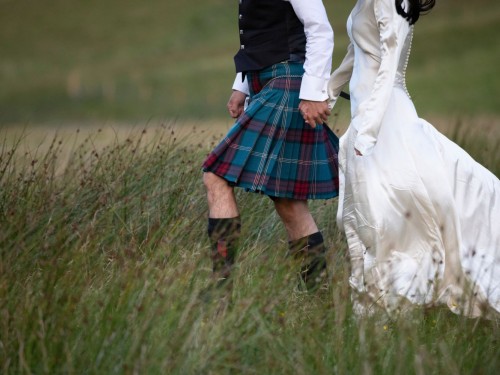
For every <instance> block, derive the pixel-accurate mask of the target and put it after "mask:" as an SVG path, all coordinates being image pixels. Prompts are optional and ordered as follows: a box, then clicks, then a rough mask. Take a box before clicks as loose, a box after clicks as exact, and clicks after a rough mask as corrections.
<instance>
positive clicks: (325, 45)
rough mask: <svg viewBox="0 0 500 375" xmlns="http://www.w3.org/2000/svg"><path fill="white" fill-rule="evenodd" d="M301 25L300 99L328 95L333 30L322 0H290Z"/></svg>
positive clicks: (321, 98)
mask: <svg viewBox="0 0 500 375" xmlns="http://www.w3.org/2000/svg"><path fill="white" fill-rule="evenodd" d="M289 2H290V4H291V5H292V7H293V9H294V11H295V14H296V15H297V17H298V18H299V20H300V21H301V22H302V24H303V25H304V32H305V34H306V60H305V62H304V71H305V72H304V76H303V78H302V84H301V87H300V94H299V97H300V99H305V100H313V101H324V100H326V99H328V93H327V84H328V79H329V78H330V73H331V69H332V53H333V30H332V27H331V25H330V22H329V21H328V16H327V14H326V10H325V7H324V5H323V2H322V0H289Z"/></svg>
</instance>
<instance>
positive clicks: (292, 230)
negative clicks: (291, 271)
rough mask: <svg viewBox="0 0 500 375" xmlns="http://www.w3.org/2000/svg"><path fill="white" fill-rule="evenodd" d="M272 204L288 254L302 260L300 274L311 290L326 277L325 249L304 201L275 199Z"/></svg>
mask: <svg viewBox="0 0 500 375" xmlns="http://www.w3.org/2000/svg"><path fill="white" fill-rule="evenodd" d="M273 201H274V206H275V208H276V211H277V212H278V215H279V216H280V218H281V220H282V221H283V223H284V225H285V228H286V231H287V233H288V240H289V241H288V245H289V249H290V253H291V255H293V256H295V257H298V258H301V259H302V260H303V261H302V262H303V263H302V266H301V270H300V276H301V279H302V281H303V282H304V284H305V286H306V288H307V289H309V290H313V289H315V288H317V287H319V286H321V283H322V282H323V281H324V280H325V279H326V276H327V274H326V272H327V271H326V257H325V255H326V254H325V253H326V248H325V244H324V242H323V236H322V234H321V232H320V231H319V230H318V227H317V225H316V222H315V221H314V219H313V217H312V215H311V212H310V211H309V207H308V205H307V201H305V200H303V201H302V200H295V199H285V198H274V199H273Z"/></svg>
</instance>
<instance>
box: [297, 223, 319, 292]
mask: <svg viewBox="0 0 500 375" xmlns="http://www.w3.org/2000/svg"><path fill="white" fill-rule="evenodd" d="M288 246H289V249H290V250H289V251H290V255H292V256H293V257H295V258H297V259H300V260H301V267H300V282H299V289H304V287H305V289H306V290H309V291H314V290H317V289H318V288H320V287H321V286H323V285H326V284H327V280H328V273H327V267H326V247H325V244H324V242H323V236H322V234H321V232H316V233H313V234H311V235H309V236H306V237H302V238H299V239H298V240H294V241H290V242H289V243H288Z"/></svg>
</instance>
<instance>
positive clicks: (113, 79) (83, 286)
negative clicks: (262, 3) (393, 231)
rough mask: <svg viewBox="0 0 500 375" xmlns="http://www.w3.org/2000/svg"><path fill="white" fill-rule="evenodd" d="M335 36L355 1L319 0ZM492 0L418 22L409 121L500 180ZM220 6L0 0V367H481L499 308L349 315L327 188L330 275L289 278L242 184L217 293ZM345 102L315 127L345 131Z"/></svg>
mask: <svg viewBox="0 0 500 375" xmlns="http://www.w3.org/2000/svg"><path fill="white" fill-rule="evenodd" d="M325 3H326V6H327V9H328V12H329V16H330V20H331V21H332V23H333V26H334V29H335V31H336V53H335V56H334V65H336V64H338V63H339V62H340V60H341V58H342V57H343V56H342V55H343V51H344V50H345V47H346V42H347V39H346V34H345V26H344V25H345V20H346V17H347V14H348V11H349V9H350V8H351V7H352V6H353V4H354V1H349V2H342V1H333V0H327V1H325ZM499 4H500V3H498V2H496V1H493V0H476V1H475V2H470V1H469V2H467V1H465V0H441V1H439V2H438V5H437V6H436V8H435V9H434V10H433V12H432V14H431V15H429V16H426V17H425V18H423V19H422V21H421V22H420V21H419V23H418V24H417V28H416V37H415V39H414V46H413V55H412V60H411V63H410V67H409V79H408V86H409V89H410V91H411V93H412V97H413V98H414V100H415V102H416V105H417V108H418V109H419V111H420V113H421V114H422V116H423V117H426V118H427V119H429V120H430V121H431V122H432V123H433V124H436V126H437V127H438V128H439V129H440V130H442V131H443V132H444V133H446V134H447V135H448V136H450V137H451V138H452V139H453V140H454V141H456V142H457V143H458V144H460V145H461V146H462V147H464V148H465V149H466V150H467V151H468V152H469V153H470V154H471V155H472V156H473V157H474V158H476V160H477V161H479V162H480V163H482V164H483V165H485V166H486V167H487V168H489V169H490V170H491V171H492V172H493V173H495V174H496V175H497V176H500V153H499V152H498V149H499V147H500V105H499V104H500V103H499V97H500V92H499V91H500V90H499V87H500V81H499V78H498V74H497V73H498V67H497V64H498V61H499V58H500V44H499V43H498V38H499V36H500V29H499V28H498V24H499V21H500V5H499ZM235 14H236V2H234V3H233V2H231V4H230V5H228V1H223V0H206V1H196V2H195V1H193V0H188V1H184V2H180V1H175V0H172V1H171V0H168V1H159V0H151V1H148V2H135V1H131V0H122V1H117V0H106V1H96V0H88V1H81V0H80V1H78V0H52V1H43V0H41V1H36V2H33V1H28V0H17V1H14V0H0V56H1V58H0V82H1V84H0V142H1V146H0V373H1V374H178V375H185V374H200V375H201V374H209V375H212V374H213V375H219V374H283V375H285V374H286V375H288V374H304V375H309V374H418V375H420V374H426V375H427V374H440V375H441V374H445V375H446V374H450V375H452V374H453V375H455V374H471V375H472V374H497V373H498V369H499V368H500V355H499V353H500V322H498V321H485V320H476V319H473V320H471V319H466V318H463V317H460V316H455V315H453V314H451V313H450V312H448V311H447V310H446V309H441V308H435V309H416V310H415V311H413V312H411V313H409V314H408V315H406V316H404V317H400V318H397V319H391V320H389V319H387V318H386V317H384V316H382V315H376V316H374V317H371V318H366V319H357V318H356V317H355V316H354V315H353V313H352V311H351V310H352V306H351V303H350V298H349V295H350V290H349V287H348V282H347V277H348V274H349V261H348V259H347V254H346V241H345V238H343V236H342V235H341V234H340V233H339V232H338V230H337V228H336V225H335V222H334V218H335V212H336V208H337V202H336V200H331V201H328V202H326V203H324V202H313V203H312V206H311V207H312V210H313V215H314V216H315V218H316V219H317V221H318V223H319V224H320V227H321V230H322V231H323V233H324V236H325V239H326V242H327V244H328V247H329V249H330V252H329V255H330V263H329V267H330V271H331V274H332V275H333V276H332V280H331V285H330V286H329V288H328V289H327V290H323V291H320V292H318V293H315V294H314V293H312V294H307V293H301V292H298V291H297V290H296V289H295V286H296V285H295V284H296V282H295V271H296V269H297V265H296V264H294V263H293V262H292V261H291V260H290V259H288V258H286V257H285V252H286V250H287V244H286V238H285V231H284V229H283V228H282V226H281V225H280V223H279V221H278V219H277V217H276V214H275V213H274V212H273V209H272V204H271V202H270V201H269V200H267V199H262V197H259V196H256V195H253V194H245V193H242V192H238V200H239V202H240V204H241V211H242V220H243V224H244V226H243V238H244V241H243V243H242V245H241V249H240V252H239V256H238V262H237V265H238V266H237V268H236V270H235V272H234V276H235V278H234V288H233V292H232V303H230V304H227V303H224V302H221V301H218V300H213V301H209V302H203V301H201V300H200V299H199V298H198V294H199V292H200V291H201V290H202V289H203V288H204V287H205V286H206V285H207V283H208V281H209V279H210V274H211V269H210V267H211V264H210V260H209V255H208V254H209V244H208V241H207V239H206V217H207V207H206V202H205V194H204V190H203V187H202V184H201V172H200V169H199V166H200V163H201V161H202V159H203V157H204V155H205V154H206V153H207V151H208V150H209V149H210V148H211V147H212V146H213V144H214V142H216V141H217V140H218V139H219V137H220V135H221V133H224V132H225V131H226V130H227V129H228V127H229V126H230V125H231V121H230V120H229V119H227V117H226V114H225V102H226V100H227V96H228V92H229V88H230V85H231V82H232V79H233V73H232V72H233V69H234V68H233V65H232V56H233V54H234V52H235V47H236V46H237V45H238V41H237V39H236V37H237V35H236V33H235V31H236V20H235ZM347 123H348V103H346V102H344V101H343V102H339V104H338V106H337V107H336V113H335V114H334V116H332V118H331V122H330V125H331V126H332V128H333V129H334V130H335V132H336V133H337V134H342V133H343V131H344V130H345V128H346V126H347Z"/></svg>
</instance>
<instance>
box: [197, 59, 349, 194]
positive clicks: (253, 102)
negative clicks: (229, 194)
mask: <svg viewBox="0 0 500 375" xmlns="http://www.w3.org/2000/svg"><path fill="white" fill-rule="evenodd" d="M303 74H304V69H303V65H302V64H300V63H290V62H282V63H279V64H275V65H273V66H271V67H269V68H266V69H263V70H261V71H259V72H250V73H248V82H249V88H250V102H249V105H248V107H247V109H246V110H245V112H244V113H243V114H242V115H241V116H240V118H239V119H238V120H237V121H236V123H235V124H234V125H233V127H232V128H231V129H230V130H229V132H228V134H227V135H226V136H225V137H224V139H223V140H222V141H221V143H219V145H218V146H216V147H215V149H214V150H213V151H212V152H211V153H210V154H209V155H208V157H207V159H206V160H205V162H204V163H203V170H204V171H205V172H213V173H214V174H216V175H218V176H220V177H222V178H224V179H226V180H227V181H228V182H229V183H230V184H231V185H234V186H238V187H241V188H244V189H246V190H248V191H253V192H260V193H263V194H266V195H268V196H271V197H280V198H293V199H301V200H304V199H328V198H332V197H335V196H337V195H338V186H339V181H338V159H337V154H338V148H339V140H338V138H337V136H336V135H335V134H334V133H333V132H332V131H331V130H330V128H328V126H326V124H324V125H318V126H317V127H316V128H314V129H313V128H312V127H310V126H309V125H307V124H306V123H305V122H304V119H303V118H302V115H301V114H300V113H299V110H298V107H299V102H300V99H299V91H300V84H301V80H302V75H303Z"/></svg>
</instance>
